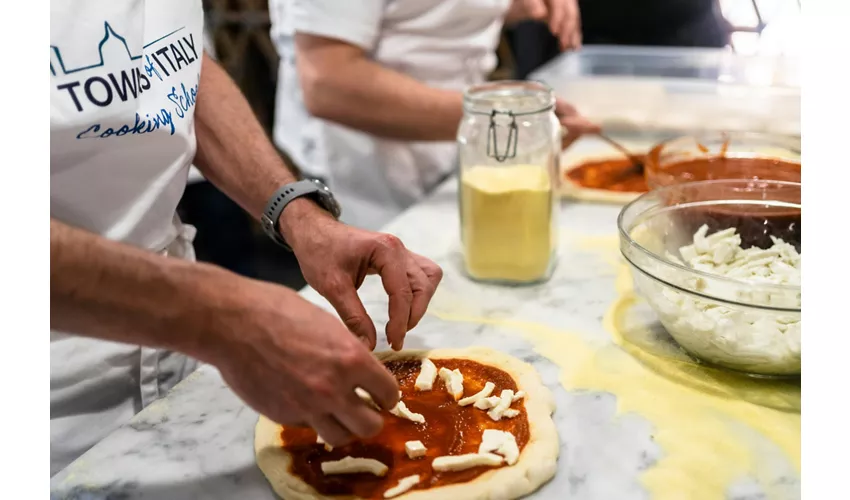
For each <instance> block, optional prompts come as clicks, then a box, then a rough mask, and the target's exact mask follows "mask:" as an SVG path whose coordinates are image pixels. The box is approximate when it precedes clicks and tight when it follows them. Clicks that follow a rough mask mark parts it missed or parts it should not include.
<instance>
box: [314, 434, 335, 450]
mask: <svg viewBox="0 0 850 500" xmlns="http://www.w3.org/2000/svg"><path fill="white" fill-rule="evenodd" d="M316 444H323V445H325V450H326V451H333V449H334V447H333V446H331V445H329V444H328V443H326V442H325V440H324V439H322V436H320V435H318V434H316Z"/></svg>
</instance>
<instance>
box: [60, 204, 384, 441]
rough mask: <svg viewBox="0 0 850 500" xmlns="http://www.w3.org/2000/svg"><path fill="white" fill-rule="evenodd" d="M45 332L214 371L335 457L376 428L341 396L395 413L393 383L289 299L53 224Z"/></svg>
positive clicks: (318, 315)
mask: <svg viewBox="0 0 850 500" xmlns="http://www.w3.org/2000/svg"><path fill="white" fill-rule="evenodd" d="M50 327H51V328H54V329H59V330H64V331H69V332H72V333H76V334H80V335H85V336H88V337H95V338H100V339H104V340H112V341H117V342H125V343H131V344H138V345H144V346H148V347H158V348H165V349H171V350H176V351H180V352H183V353H184V354H188V355H190V356H192V357H194V358H196V359H199V360H201V361H205V362H207V363H211V364H213V365H215V366H217V367H218V369H219V371H220V372H221V374H222V376H223V377H224V380H225V381H226V382H227V383H228V384H229V385H230V387H231V388H232V389H233V390H234V391H235V392H236V394H238V395H239V396H240V397H242V398H243V399H244V400H245V402H246V403H248V404H249V405H251V406H252V407H253V408H254V409H255V410H257V411H258V412H260V413H262V414H263V415H266V416H268V417H269V418H271V419H272V420H274V421H276V422H279V423H282V424H304V423H307V424H310V425H311V426H313V427H314V428H315V429H316V430H317V431H318V432H319V433H320V434H321V435H322V436H325V439H328V440H331V441H332V442H334V445H335V446H341V445H343V444H345V443H346V442H347V441H348V440H349V439H350V438H351V435H352V434H353V435H357V436H361V437H370V436H373V435H375V434H376V433H377V432H378V431H379V430H380V428H381V423H382V420H381V417H380V416H379V415H378V414H377V413H375V412H373V411H371V410H370V409H369V408H368V407H366V406H365V405H364V404H362V402H360V401H359V399H358V398H352V397H349V395H350V394H352V393H353V390H354V387H355V386H359V387H363V388H364V389H365V390H366V391H367V392H369V393H370V394H372V395H373V396H374V397H376V398H377V400H378V401H379V403H380V404H381V405H382V406H383V407H384V408H392V407H393V406H394V405H395V404H396V403H397V402H398V385H397V384H396V383H395V380H394V379H393V377H392V375H390V374H389V372H387V371H386V370H385V369H384V368H383V366H382V365H381V364H380V363H378V362H377V361H376V360H375V359H374V358H373V357H372V356H371V355H370V354H369V351H368V350H367V349H366V348H365V347H364V346H363V345H362V344H361V343H360V342H359V341H357V340H356V339H355V337H354V336H353V335H351V334H350V333H349V332H348V331H347V330H346V328H345V326H344V325H343V324H342V323H340V322H339V321H338V320H336V319H335V318H333V317H332V316H330V315H329V314H327V313H326V312H324V311H322V310H321V309H319V308H318V307H316V306H314V305H312V304H310V303H308V302H307V301H305V300H304V299H301V298H300V297H298V296H297V295H296V293H295V292H294V291H292V290H288V289H286V288H284V287H282V286H277V285H272V284H268V283H263V282H259V281H254V280H249V279H246V278H242V277H239V276H237V275H235V274H232V273H230V272H228V271H225V270H222V269H219V268H216V267H213V266H210V265H206V264H198V263H191V262H187V261H184V260H181V259H174V258H168V257H161V256H158V255H156V254H153V253H150V252H146V251H144V250H140V249H137V248H134V247H131V246H128V245H124V244H122V243H117V242H114V241H109V240H107V239H106V238H103V237H101V236H97V235H94V234H91V233H88V232H86V231H82V230H79V229H74V228H71V227H69V226H67V225H65V224H62V223H61V222H58V221H56V220H54V219H51V220H50ZM358 379H359V380H358ZM329 442H330V441H329Z"/></svg>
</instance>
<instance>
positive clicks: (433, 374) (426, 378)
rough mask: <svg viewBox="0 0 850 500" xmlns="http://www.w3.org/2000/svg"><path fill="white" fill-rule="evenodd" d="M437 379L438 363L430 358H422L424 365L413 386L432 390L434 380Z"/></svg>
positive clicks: (418, 389) (422, 389)
mask: <svg viewBox="0 0 850 500" xmlns="http://www.w3.org/2000/svg"><path fill="white" fill-rule="evenodd" d="M436 379H437V365H435V364H434V362H433V361H431V360H430V359H428V358H423V359H422V367H421V368H420V370H419V376H418V377H416V382H414V384H413V386H414V387H415V388H416V390H417V391H430V390H431V389H433V388H434V380H436Z"/></svg>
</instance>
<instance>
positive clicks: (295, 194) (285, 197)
mask: <svg viewBox="0 0 850 500" xmlns="http://www.w3.org/2000/svg"><path fill="white" fill-rule="evenodd" d="M320 189H321V188H320V187H319V186H318V185H317V184H316V183H315V182H313V181H311V180H309V179H305V180H301V181H298V182H293V183H291V184H286V185H284V186H283V187H281V188H280V189H278V190H277V191H275V193H274V194H273V195H272V197H271V198H269V202H268V203H267V204H266V209H265V210H263V215H262V216H261V217H260V222H261V224H262V226H263V231H265V233H266V234H267V235H268V236H269V237H270V238H271V239H272V240H274V241H275V242H276V243H277V244H279V245H281V246H282V247H284V248H286V249H287V250H292V248H291V247H290V246H289V245H288V244H287V243H286V241H285V240H284V239H283V236H281V234H280V231H279V230H278V229H279V228H278V219H280V214H281V212H283V209H284V208H286V206H287V205H288V204H289V203H290V202H291V201H292V200H295V199H297V198H300V197H302V196H308V195H311V194H313V193H316V192H318V191H319V190H320Z"/></svg>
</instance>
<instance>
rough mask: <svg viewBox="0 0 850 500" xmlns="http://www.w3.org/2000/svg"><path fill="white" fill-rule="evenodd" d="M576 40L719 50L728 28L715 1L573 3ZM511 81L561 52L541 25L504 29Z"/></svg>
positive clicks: (597, 0)
mask: <svg viewBox="0 0 850 500" xmlns="http://www.w3.org/2000/svg"><path fill="white" fill-rule="evenodd" d="M577 1H578V5H577V9H576V11H577V13H578V14H580V21H579V35H578V38H579V39H580V40H581V43H582V44H584V45H632V46H658V47H706V48H722V47H725V46H726V45H728V44H729V40H730V38H729V37H730V29H729V24H728V23H727V22H726V20H725V19H724V18H723V15H722V13H721V12H720V5H719V4H718V3H717V0H577ZM508 39H509V40H510V45H511V51H512V53H513V56H514V60H515V63H516V78H518V79H522V80H524V79H526V78H528V76H529V74H531V73H532V72H533V71H534V70H536V69H537V68H539V67H541V66H543V65H544V64H546V63H547V62H549V61H550V60H552V59H554V58H555V57H556V56H558V54H560V53H561V52H563V51H564V49H565V47H564V46H563V44H562V43H561V41H560V40H559V39H558V38H557V37H555V36H553V35H552V34H551V33H550V32H549V29H548V26H546V25H545V24H544V23H540V22H537V21H533V20H532V21H523V22H520V23H517V24H516V25H515V26H512V27H511V28H510V29H509V30H508Z"/></svg>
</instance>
